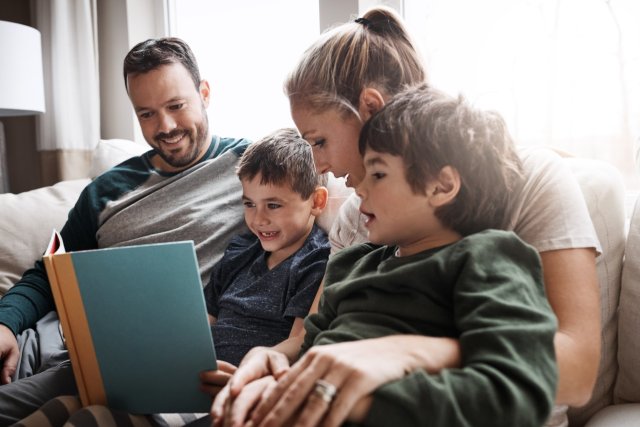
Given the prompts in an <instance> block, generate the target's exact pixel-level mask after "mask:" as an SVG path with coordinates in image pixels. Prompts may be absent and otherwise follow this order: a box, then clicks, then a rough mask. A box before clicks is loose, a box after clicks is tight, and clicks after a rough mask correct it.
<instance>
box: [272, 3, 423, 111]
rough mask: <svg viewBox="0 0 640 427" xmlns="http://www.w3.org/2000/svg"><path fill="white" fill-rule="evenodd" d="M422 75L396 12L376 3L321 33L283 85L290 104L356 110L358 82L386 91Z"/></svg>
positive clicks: (413, 82)
mask: <svg viewBox="0 0 640 427" xmlns="http://www.w3.org/2000/svg"><path fill="white" fill-rule="evenodd" d="M425 81H426V73H425V71H424V66H423V64H422V59H421V58H420V55H419V54H418V52H417V50H416V48H415V46H414V44H413V42H412V41H411V40H410V38H409V35H408V33H407V31H406V29H405V27H404V25H403V23H402V21H401V18H400V17H399V16H398V15H397V14H396V12H394V11H393V10H392V9H390V8H387V7H376V8H374V9H371V10H369V11H368V12H367V13H365V14H364V16H363V17H362V18H358V19H356V20H355V21H353V22H347V23H344V24H342V25H339V26H337V27H335V28H333V29H330V30H328V31H326V32H325V33H323V34H322V35H321V36H320V38H319V39H318V40H317V41H316V42H315V43H314V44H313V45H311V47H309V48H308V49H307V50H306V51H305V53H304V54H303V55H302V58H300V60H299V62H298V64H297V65H296V67H295V68H294V69H293V70H292V71H291V73H290V74H289V76H288V77H287V79H286V80H285V83H284V90H285V94H286V95H287V96H288V97H289V101H290V102H291V104H292V105H293V104H295V105H302V106H305V107H308V108H312V109H314V110H316V111H324V110H326V109H329V108H338V109H339V110H340V111H342V112H344V113H345V114H349V113H353V114H355V115H356V116H359V115H358V104H359V98H360V93H361V92H362V89H363V88H365V87H373V88H375V89H377V90H378V91H380V92H381V93H382V95H383V96H389V97H390V96H393V95H394V94H396V93H398V92H400V91H402V90H403V89H405V88H406V87H408V86H414V85H416V84H420V83H424V82H425Z"/></svg>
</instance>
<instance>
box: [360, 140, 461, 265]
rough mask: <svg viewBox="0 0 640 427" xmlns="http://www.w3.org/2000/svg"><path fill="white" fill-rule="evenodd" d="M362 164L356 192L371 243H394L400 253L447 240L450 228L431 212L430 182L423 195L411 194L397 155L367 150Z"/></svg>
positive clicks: (403, 254)
mask: <svg viewBox="0 0 640 427" xmlns="http://www.w3.org/2000/svg"><path fill="white" fill-rule="evenodd" d="M364 165H365V177H364V179H363V181H362V182H361V183H360V185H359V186H358V187H357V189H356V192H357V193H358V195H359V196H360V197H361V199H362V202H361V204H360V211H361V212H362V213H363V214H364V215H365V216H366V217H367V219H366V223H365V225H366V227H367V230H368V231H369V240H370V241H371V242H372V243H376V244H385V245H398V247H399V250H400V255H402V256H407V255H412V254H414V253H418V252H422V251H424V250H426V249H430V248H434V247H438V246H442V245H443V244H446V243H450V242H449V241H448V240H447V238H448V237H447V236H449V235H450V230H448V229H446V228H445V227H443V225H442V224H441V223H440V221H439V220H438V219H437V217H436V216H435V214H434V212H435V207H434V206H433V203H432V200H431V198H432V196H431V195H430V192H431V191H432V184H430V183H429V184H427V185H426V186H425V190H426V191H427V193H426V194H419V193H414V192H413V190H412V189H411V187H410V186H409V183H408V182H407V180H406V178H405V167H404V161H403V160H402V158H401V157H400V156H393V155H391V154H388V153H379V152H376V151H373V150H370V149H367V151H366V152H365V155H364ZM444 240H447V241H444Z"/></svg>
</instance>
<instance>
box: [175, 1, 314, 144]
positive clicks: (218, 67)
mask: <svg viewBox="0 0 640 427" xmlns="http://www.w3.org/2000/svg"><path fill="white" fill-rule="evenodd" d="M172 10H173V12H172V13H173V16H171V17H170V20H171V28H172V30H171V33H172V34H171V35H173V36H177V37H180V38H182V39H184V40H185V41H186V42H187V43H189V45H190V46H191V48H192V49H193V51H194V54H195V55H196V58H197V59H198V64H199V66H200V72H201V74H202V78H204V79H206V80H208V81H209V84H210V86H211V94H212V98H211V103H210V106H209V113H210V114H209V118H210V123H209V124H210V126H211V128H212V129H213V132H214V134H216V135H220V136H230V137H248V138H251V139H253V140H255V139H257V138H260V137H262V136H264V135H266V134H267V133H269V132H271V131H273V130H275V129H277V128H281V127H285V126H294V125H293V121H292V120H291V115H290V113H289V101H288V100H287V98H286V97H285V96H284V93H283V91H282V83H283V81H284V79H285V77H286V75H287V73H288V72H289V70H290V69H291V68H293V66H294V65H295V62H296V61H297V60H298V58H299V56H300V55H301V54H302V52H303V51H304V50H305V49H306V48H307V47H308V46H309V45H310V44H311V43H312V42H313V41H314V40H315V39H316V38H317V37H318V34H319V33H320V30H319V18H318V2H317V0H270V1H263V0H242V1H239V0H235V1H210V0H178V1H175V2H174V3H173V5H172Z"/></svg>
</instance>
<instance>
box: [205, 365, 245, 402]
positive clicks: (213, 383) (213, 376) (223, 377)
mask: <svg viewBox="0 0 640 427" xmlns="http://www.w3.org/2000/svg"><path fill="white" fill-rule="evenodd" d="M236 369H238V368H236V367H235V366H234V365H232V364H231V363H228V362H225V361H222V360H218V369H217V370H216V371H204V372H201V373H200V381H201V382H202V384H200V390H202V391H203V392H205V393H208V394H210V395H211V396H213V397H215V396H216V395H217V394H218V393H219V392H220V390H222V387H224V386H225V385H226V384H227V382H229V379H230V378H231V376H232V375H233V374H234V373H235V372H236Z"/></svg>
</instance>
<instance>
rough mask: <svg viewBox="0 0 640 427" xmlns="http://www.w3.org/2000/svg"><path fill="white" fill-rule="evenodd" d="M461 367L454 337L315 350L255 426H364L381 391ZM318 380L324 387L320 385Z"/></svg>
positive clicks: (270, 397) (271, 397)
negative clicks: (421, 372)
mask: <svg viewBox="0 0 640 427" xmlns="http://www.w3.org/2000/svg"><path fill="white" fill-rule="evenodd" d="M459 363H460V350H459V346H458V342H457V341H456V340H453V339H450V338H433V337H423V336H415V335H402V336H401V335H396V336H389V337H384V338H376V339H369V340H363V341H354V342H348V343H341V344H331V345H322V346H316V347H313V348H311V349H310V350H309V351H308V352H307V353H306V354H305V355H304V357H302V358H301V359H300V360H299V361H298V362H297V363H296V364H295V365H293V366H292V367H291V368H290V369H289V370H288V372H287V373H286V374H285V375H284V376H283V377H282V378H281V379H279V380H278V384H277V385H276V386H275V387H272V388H271V389H270V390H267V391H266V392H264V393H263V398H262V400H261V402H260V403H259V404H258V406H257V407H256V409H255V411H254V412H253V414H252V415H251V422H252V423H253V424H254V425H256V426H258V425H259V426H277V425H282V424H283V423H285V422H287V421H291V419H292V420H293V421H294V424H295V425H298V426H313V425H318V424H320V423H322V425H323V426H338V425H340V424H342V423H343V422H344V421H345V420H347V419H348V420H350V421H354V422H362V421H363V420H364V417H365V416H366V414H367V413H368V411H369V407H370V405H371V401H372V398H371V393H372V392H373V391H374V390H375V389H376V388H378V387H380V386H381V385H383V384H386V383H388V382H390V381H393V380H396V379H399V378H402V377H403V376H404V375H406V374H407V373H409V372H412V371H414V370H416V369H425V370H427V371H428V372H438V371H440V370H441V369H443V368H448V367H456V366H458V365H459ZM319 380H320V382H321V383H324V384H325V386H324V387H322V386H318V381H319ZM334 389H335V390H334ZM332 391H333V393H332Z"/></svg>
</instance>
